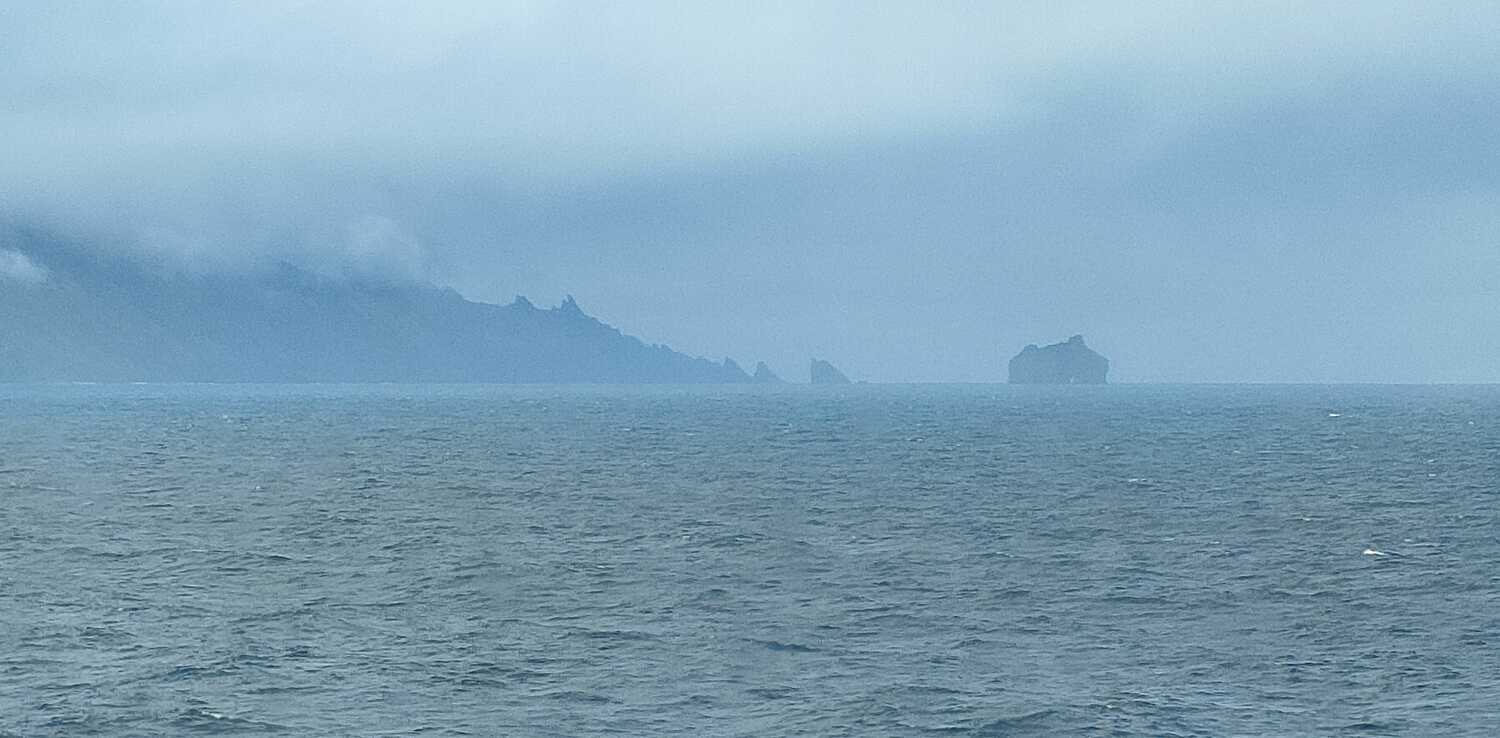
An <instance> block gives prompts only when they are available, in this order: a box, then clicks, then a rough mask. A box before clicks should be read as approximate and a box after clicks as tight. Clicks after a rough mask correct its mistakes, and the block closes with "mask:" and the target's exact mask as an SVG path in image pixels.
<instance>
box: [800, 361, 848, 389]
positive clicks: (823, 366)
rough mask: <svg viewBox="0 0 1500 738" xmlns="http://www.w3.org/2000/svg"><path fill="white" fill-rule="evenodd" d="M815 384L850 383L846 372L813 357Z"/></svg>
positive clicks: (811, 370) (813, 380)
mask: <svg viewBox="0 0 1500 738" xmlns="http://www.w3.org/2000/svg"><path fill="white" fill-rule="evenodd" d="M810 373H811V375H812V383H813V384H849V378H848V377H846V376H844V373H843V372H841V371H839V370H838V369H835V368H834V366H833V365H832V364H830V363H828V362H826V361H823V360H822V359H813V360H812V367H811V369H810Z"/></svg>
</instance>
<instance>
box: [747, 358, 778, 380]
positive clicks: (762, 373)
mask: <svg viewBox="0 0 1500 738" xmlns="http://www.w3.org/2000/svg"><path fill="white" fill-rule="evenodd" d="M750 381H752V382H755V383H756V384H781V383H782V382H781V377H778V376H776V372H773V371H771V367H768V366H766V362H764V361H758V362H756V363H755V373H754V374H752V375H750Z"/></svg>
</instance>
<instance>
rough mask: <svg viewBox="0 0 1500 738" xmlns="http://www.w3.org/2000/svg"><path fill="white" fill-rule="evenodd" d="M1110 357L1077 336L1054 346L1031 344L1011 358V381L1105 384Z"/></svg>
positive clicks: (1019, 382) (1023, 382)
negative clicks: (1102, 354)
mask: <svg viewBox="0 0 1500 738" xmlns="http://www.w3.org/2000/svg"><path fill="white" fill-rule="evenodd" d="M1108 375H1109V359H1106V358H1104V357H1103V356H1101V355H1099V353H1098V352H1096V351H1094V350H1093V349H1091V348H1089V347H1088V346H1087V345H1086V344H1084V342H1083V336H1073V337H1072V338H1069V339H1068V340H1067V341H1065V342H1063V343H1054V344H1052V345H1050V346H1037V345H1036V344H1031V345H1029V346H1027V347H1026V348H1024V349H1022V350H1021V353H1019V354H1016V356H1015V358H1013V359H1011V360H1010V383H1011V384H1104V383H1105V382H1106V377H1107V376H1108Z"/></svg>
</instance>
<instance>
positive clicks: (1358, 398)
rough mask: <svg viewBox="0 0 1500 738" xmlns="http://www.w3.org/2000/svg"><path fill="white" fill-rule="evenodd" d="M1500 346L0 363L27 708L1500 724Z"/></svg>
mask: <svg viewBox="0 0 1500 738" xmlns="http://www.w3.org/2000/svg"><path fill="white" fill-rule="evenodd" d="M1497 495H1500V388H1490V387H1270V386H1268V387H1255V386H1249V387H1211V386H1198V387H1152V386H1110V387H1089V388H1082V387H1052V388H1042V387H1029V388H1028V387H1008V386H912V387H909V386H853V387H846V388H823V387H793V386H787V387H776V388H760V387H751V388H671V387H664V388H629V387H621V388H610V387H582V388H567V387H475V386H467V387H465V386H460V387H402V386H360V387H316V386H312V387H272V386H0V500H3V505H0V734H3V735H14V736H36V735H69V736H72V735H110V736H114V735H200V734H259V733H284V734H287V735H360V736H364V735H413V734H422V735H478V736H490V735H496V736H502V735H505V736H508V735H518V736H528V735H538V736H584V735H601V734H617V735H643V736H654V735H715V736H718V735H723V736H731V735H733V736H780V735H808V736H920V735H954V736H964V735H973V736H1011V735H1099V736H1250V735H1255V736H1259V735H1308V736H1323V735H1328V736H1335V735H1337V736H1342V735H1349V736H1381V735H1413V736H1437V735H1444V736H1453V735H1474V736H1480V735H1494V734H1495V733H1496V731H1497V730H1500V541H1497V535H1496V534H1497V531H1500V529H1497V526H1496V523H1497V510H1500V505H1497Z"/></svg>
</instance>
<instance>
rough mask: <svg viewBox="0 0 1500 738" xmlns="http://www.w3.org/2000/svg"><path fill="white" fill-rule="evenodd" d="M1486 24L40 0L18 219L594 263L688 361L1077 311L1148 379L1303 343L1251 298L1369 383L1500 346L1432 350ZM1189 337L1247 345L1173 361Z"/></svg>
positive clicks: (302, 255)
mask: <svg viewBox="0 0 1500 738" xmlns="http://www.w3.org/2000/svg"><path fill="white" fill-rule="evenodd" d="M1494 16H1495V12H1494V10H1493V8H1492V7H1491V6H1489V5H1487V4H1485V3H1442V4H1413V3H1396V2H1368V3H1340V4H1325V5H1323V6H1316V7H1314V6H1309V5H1307V4H1305V3H1296V2H1290V0H1286V1H1282V0H1273V1H1271V2H1264V3H1255V4H1228V3H1201V2H1186V1H1183V2H1173V1H1169V2H1150V3H1146V2H1141V3H1123V2H1122V3H1109V4H1100V3H1083V2H1049V3H1021V2H1018V3H1003V4H1002V3H990V4H982V3H981V4H974V3H957V2H955V3H946V2H933V3H842V2H830V3H817V4H807V3H778V2H769V3H743V4H740V3H710V4H685V5H684V4H667V3H650V2H643V3H629V4H603V5H599V4H588V5H580V4H567V3H549V2H515V3H494V2H483V3H481V2H449V3H444V4H443V5H442V6H441V10H435V9H434V8H433V7H431V6H427V5H414V4H409V3H396V2H379V1H376V2H359V3H355V2H331V3H303V2H291V1H289V0H288V1H278V0H269V1H268V2H263V3H245V4H201V3H185V2H133V3H112V4H109V5H108V6H100V5H99V4H97V3H85V2H71V3H70V2H58V3H45V4H43V3H29V4H28V3H13V4H10V5H8V6H6V7H4V8H3V9H0V69H5V70H6V71H5V73H4V74H0V96H3V98H4V99H5V100H6V105H5V106H3V107H0V138H3V140H5V141H6V142H7V145H6V146H4V147H0V213H3V214H4V217H6V218H10V219H13V220H18V221H24V222H27V223H35V224H39V225H41V226H44V227H46V228H49V229H52V230H57V231H61V232H65V233H69V234H70V235H75V236H79V237H83V238H86V239H87V240H91V241H94V242H97V243H102V244H109V245H112V246H116V247H121V248H132V249H145V250H148V251H154V252H161V253H166V254H168V255H170V256H171V258H172V263H181V264H186V265H189V266H192V267H195V268H207V269H226V268H237V267H240V266H243V265H245V264H254V263H258V262H264V261H267V260H277V259H287V260H292V261H296V262H298V263H302V264H304V265H307V266H310V267H312V268H315V269H318V270H320V271H323V272H327V273H348V274H364V275H365V276H369V275H372V274H378V275H382V276H383V277H390V278H396V277H409V278H429V279H434V280H437V281H440V282H445V283H449V284H453V285H454V286H456V287H458V288H459V289H460V290H461V291H462V292H464V293H465V294H468V295H470V296H472V297H479V298H489V299H498V300H505V299H509V297H510V296H511V295H513V294H515V293H528V294H533V295H536V296H538V298H539V299H540V300H544V301H545V300H549V299H555V298H556V297H560V296H561V295H562V294H565V293H569V292H572V293H576V294H579V295H580V297H581V298H584V301H585V304H587V305H589V306H590V307H591V309H595V310H598V311H599V312H600V313H601V314H603V315H604V316H605V317H608V318H611V319H612V320H614V321H616V322H618V323H620V324H622V325H624V326H626V327H634V328H637V329H638V330H640V331H641V332H643V333H645V334H646V336H647V337H648V338H651V339H656V340H665V341H669V342H671V343H673V344H674V345H677V346H679V347H681V348H685V349H688V350H692V351H697V352H700V353H708V354H714V355H718V354H722V353H724V351H725V350H726V349H727V348H729V347H730V346H739V345H743V346H745V347H746V349H745V350H747V351H754V352H755V353H756V354H757V356H755V357H754V358H759V357H766V358H770V359H773V361H772V362H771V363H772V364H773V365H774V366H778V367H782V368H784V367H789V366H798V365H800V364H801V363H802V361H803V359H804V358H805V355H806V354H809V353H811V354H817V355H827V356H829V357H830V358H833V359H835V360H836V361H835V363H839V364H840V366H843V367H845V368H846V369H849V370H850V371H851V372H853V373H855V374H859V375H861V376H865V377H870V378H874V379H932V378H948V377H953V378H965V379H983V378H993V376H994V369H993V365H991V364H987V363H985V362H989V361H991V360H992V359H993V357H992V356H990V354H993V353H995V351H996V350H997V349H996V348H995V345H996V344H1002V345H1008V344H1009V343H1012V342H1017V341H1019V342H1020V344H1022V345H1024V343H1030V342H1039V341H1047V340H1055V339H1058V338H1065V337H1066V336H1067V335H1069V334H1071V333H1074V332H1079V331H1084V332H1088V333H1090V335H1089V338H1090V341H1091V343H1097V344H1099V345H1101V346H1104V347H1108V346H1109V341H1110V338H1109V336H1108V335H1097V334H1099V333H1100V332H1101V331H1103V332H1108V333H1114V334H1116V335H1120V336H1129V339H1128V341H1123V340H1122V342H1121V344H1120V345H1121V348H1120V349H1118V350H1117V351H1116V353H1117V354H1121V356H1120V358H1121V359H1122V360H1121V361H1117V364H1118V365H1119V366H1120V367H1121V371H1122V372H1126V373H1130V372H1138V373H1136V374H1134V375H1133V376H1135V377H1136V378H1140V379H1148V378H1193V377H1197V378H1214V377H1220V378H1230V376H1231V374H1232V372H1234V371H1237V370H1238V368H1239V367H1240V366H1242V365H1243V364H1244V361H1245V360H1246V359H1245V357H1246V355H1248V354H1252V353H1255V352H1261V353H1265V352H1268V351H1270V350H1271V349H1272V348H1274V345H1275V342H1276V341H1275V339H1276V338H1277V337H1278V336H1277V335H1276V334H1277V333H1278V331H1277V330H1269V329H1265V328H1264V327H1263V326H1261V325H1259V324H1258V323H1257V321H1258V320H1259V319H1261V318H1265V319H1268V320H1274V321H1275V322H1277V323H1278V324H1285V323H1291V324H1293V325H1291V326H1290V327H1288V328H1286V329H1285V330H1281V331H1280V332H1281V333H1284V334H1286V335H1288V336H1295V338H1296V340H1299V341H1304V342H1311V343H1315V344H1317V343H1322V344H1324V345H1328V344H1330V343H1331V342H1339V343H1341V344H1349V345H1350V346H1351V347H1350V353H1349V356H1351V357H1356V358H1351V359H1349V360H1348V364H1347V365H1346V368H1348V367H1352V368H1349V369H1348V371H1344V370H1341V372H1342V374H1339V376H1346V377H1347V376H1352V375H1353V374H1356V373H1358V372H1366V375H1368V372H1369V371H1371V370H1369V369H1367V367H1377V368H1379V369H1380V370H1381V371H1385V370H1386V369H1390V370H1391V371H1392V372H1395V371H1396V370H1397V369H1399V367H1400V364H1399V362H1396V363H1391V362H1385V361H1382V359H1381V358H1380V356H1376V355H1374V354H1373V353H1371V352H1370V351H1366V350H1365V349H1363V348H1361V345H1373V344H1378V343H1380V342H1382V341H1384V342H1385V345H1382V347H1381V348H1380V351H1381V352H1383V353H1382V354H1381V356H1385V355H1387V354H1401V355H1405V356H1415V355H1418V354H1420V353H1421V352H1424V351H1425V352H1427V353H1429V354H1430V355H1432V356H1442V357H1447V358H1448V359H1451V360H1452V364H1451V365H1452V366H1458V365H1459V364H1458V362H1460V361H1462V362H1464V364H1463V366H1466V367H1481V363H1482V362H1481V361H1480V359H1478V358H1476V357H1474V356H1470V355H1469V354H1467V353H1463V352H1464V351H1466V350H1467V349H1463V348H1461V346H1460V344H1461V342H1459V341H1457V340H1456V339H1455V340H1454V341H1453V342H1452V343H1451V344H1443V345H1441V346H1438V345H1426V344H1423V343H1422V341H1423V340H1425V339H1424V338H1423V336H1424V335H1426V334H1424V332H1423V326H1424V325H1454V324H1459V325H1469V324H1471V323H1473V321H1472V320H1470V318H1471V317H1472V315H1473V313H1474V311H1475V308H1474V306H1475V305H1482V304H1485V300H1486V299H1487V298H1488V297H1490V296H1491V294H1490V293H1489V292H1487V291H1486V290H1488V289H1489V288H1488V287H1486V286H1485V285H1486V284H1489V283H1490V281H1487V280H1489V278H1490V277H1491V276H1494V277H1496V278H1500V275H1497V274H1496V273H1495V272H1494V269H1495V263H1494V262H1493V260H1492V259H1491V258H1490V257H1488V256H1487V254H1488V253H1491V252H1492V251H1493V245H1494V235H1495V231H1494V224H1493V222H1486V221H1483V220H1482V219H1478V218H1476V217H1474V215H1473V214H1474V213H1476V212H1486V211H1488V210H1492V209H1493V208H1494V206H1495V205H1496V204H1500V175H1497V172H1500V153H1497V152H1500V129H1497V128H1496V127H1495V126H1494V125H1493V120H1495V119H1496V117H1497V116H1500V103H1497V102H1496V101H1497V100H1500V81H1497V79H1496V78H1495V76H1494V75H1493V73H1492V72H1491V70H1493V69H1495V68H1500V42H1497V41H1496V39H1495V37H1494V34H1491V33H1489V32H1488V29H1489V28H1490V27H1491V26H1492V25H1493V23H1489V22H1486V21H1488V20H1492V19H1493V18H1494ZM1059 275H1062V276H1059ZM548 295H551V296H552V297H548ZM1380 298H1384V300H1385V301H1386V303H1387V304H1381V302H1380ZM708 303H713V307H712V308H711V309H709V308H704V307H703V306H704V305H706V304H708ZM1293 306H1295V307H1293ZM903 311H905V312H903ZM945 313H951V314H950V315H945ZM953 314H956V315H962V316H963V317H962V318H955V317H953ZM1189 314H1191V315H1194V316H1198V317H1197V318H1196V319H1194V320H1188V319H1186V318H1184V317H1183V316H1184V315H1189ZM747 315H755V316H759V317H758V318H757V319H746V318H745V317H744V316H747ZM1382 321H1383V322H1382ZM934 322H939V323H941V324H942V328H941V329H933V328H932V325H933V324H934ZM1089 325H1095V326H1097V327H1098V328H1099V330H1092V331H1091V330H1090V329H1089ZM1392 325H1397V328H1396V329H1393V330H1385V328H1387V327H1389V326H1392ZM726 326H732V327H733V329H734V330H735V331H738V332H739V334H738V335H735V336H728V337H726V335H725V331H726V330H727V329H726ZM1351 326H1352V327H1351ZM1210 328H1211V329H1213V330H1212V331H1211V330H1209V329H1210ZM1484 330H1485V329H1483V328H1482V327H1470V328H1465V329H1464V331H1465V336H1467V337H1469V338H1475V337H1476V336H1479V337H1485V339H1484V340H1489V339H1488V338H1487V336H1488V334H1486V333H1484ZM1153 331H1154V333H1153ZM1193 331H1199V333H1193ZM1256 331H1264V332H1265V337H1264V339H1263V340H1261V339H1257V341H1258V342H1255V343H1254V344H1253V346H1254V349H1253V351H1252V349H1250V348H1247V347H1249V346H1251V345H1252V343H1251V342H1249V341H1248V340H1246V341H1244V342H1242V343H1241V344H1238V345H1231V343H1230V342H1231V339H1230V338H1228V336H1230V335H1231V334H1239V335H1240V336H1241V337H1243V336H1245V335H1248V334H1251V333H1255V332H1256ZM1382 331H1384V332H1382ZM1174 333H1175V334H1176V335H1181V336H1186V335H1189V334H1192V335H1193V343H1194V345H1197V346H1201V347H1202V350H1201V351H1200V352H1199V353H1200V354H1201V355H1203V356H1205V357H1210V358H1211V357H1213V356H1220V357H1230V356H1231V355H1232V356H1233V357H1234V358H1222V359H1221V360H1218V361H1217V363H1213V362H1212V361H1210V359H1209V358H1205V359H1204V362H1203V363H1202V364H1199V365H1191V366H1190V365H1189V364H1188V363H1184V362H1178V363H1176V364H1174V363H1172V362H1171V361H1169V360H1168V359H1158V358H1156V357H1168V356H1180V355H1182V354H1183V353H1184V350H1183V348H1184V347H1183V346H1180V345H1178V344H1176V343H1174V340H1175V339H1172V338H1171V337H1170V335H1169V337H1168V338H1159V336H1160V335H1168V334H1174ZM1481 334H1482V335H1481ZM1393 335H1399V336H1401V337H1402V338H1401V340H1400V341H1395V340H1394V339H1392V338H1391V336H1393ZM1185 340H1186V339H1184V341H1185ZM1215 342H1218V345H1211V344H1214V343H1215ZM726 343H728V344H729V346H726V345H725V344H726ZM1132 344H1133V345H1140V346H1146V345H1149V346H1151V348H1150V350H1149V351H1148V350H1145V349H1142V350H1140V351H1139V354H1138V355H1136V356H1131V355H1129V354H1130V352H1131V351H1134V350H1135V349H1132V348H1130V345H1132ZM890 345H914V346H916V345H920V346H922V347H923V348H922V349H921V350H920V351H912V352H903V354H902V356H903V358H900V359H897V358H892V357H891V356H890V353H891V352H889V351H885V350H884V349H882V348H880V347H881V346H890ZM1456 347H1457V348H1456ZM773 352H781V353H779V354H776V355H773ZM841 358H843V359H844V360H843V361H837V360H838V359H841ZM752 360H753V359H752ZM1296 361H1297V360H1296V359H1293V358H1288V359H1287V360H1286V361H1285V363H1284V364H1279V365H1277V367H1276V368H1275V370H1274V373H1275V374H1276V376H1281V377H1287V378H1296V377H1299V376H1304V377H1305V376H1309V374H1310V372H1309V371H1308V366H1310V365H1311V360H1310V362H1309V363H1304V364H1303V365H1301V368H1299V365H1298V364H1297V363H1296ZM1317 361H1319V362H1322V363H1321V364H1319V365H1318V367H1317V368H1319V369H1320V370H1321V369H1322V368H1327V367H1330V366H1333V364H1332V363H1330V361H1328V360H1323V359H1319V360H1317ZM1360 362H1363V364H1361V363H1360ZM861 364H863V365H864V366H861ZM1411 366H1415V365H1411ZM1184 367H1186V368H1184ZM1401 371H1406V370H1401ZM1478 371H1479V370H1478V369H1474V370H1473V371H1470V370H1469V369H1465V370H1464V372H1463V373H1462V375H1463V376H1473V375H1475V374H1476V373H1477V372H1478ZM1299 372H1300V373H1299ZM1415 373H1416V370H1415V369H1412V370H1410V375H1411V376H1415V375H1416V374H1415ZM1366 375H1361V376H1366ZM1456 375H1457V374H1455V376H1456ZM1236 376H1237V375H1236ZM1318 376H1324V375H1323V374H1319V375H1318ZM1392 376H1395V374H1392ZM1400 376H1408V374H1401V375H1400ZM1486 376H1489V375H1486Z"/></svg>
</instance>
